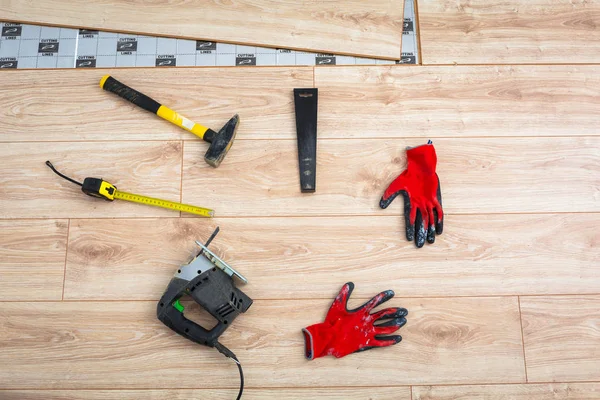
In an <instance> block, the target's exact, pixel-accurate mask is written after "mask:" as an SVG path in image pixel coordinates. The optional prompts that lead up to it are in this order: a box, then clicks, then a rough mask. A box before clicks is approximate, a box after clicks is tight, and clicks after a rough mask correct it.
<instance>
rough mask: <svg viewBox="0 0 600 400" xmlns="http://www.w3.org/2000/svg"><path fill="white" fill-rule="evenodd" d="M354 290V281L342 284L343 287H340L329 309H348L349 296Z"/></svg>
mask: <svg viewBox="0 0 600 400" xmlns="http://www.w3.org/2000/svg"><path fill="white" fill-rule="evenodd" d="M353 290H354V283H352V282H347V283H346V284H345V285H344V286H342V288H341V289H340V292H339V293H338V295H337V296H336V297H335V299H334V300H333V304H332V305H331V307H330V308H329V311H330V312H332V310H333V311H335V312H340V311H341V310H347V309H348V307H347V306H348V298H349V297H350V295H351V294H352V291H353Z"/></svg>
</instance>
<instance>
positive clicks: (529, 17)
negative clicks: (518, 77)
mask: <svg viewBox="0 0 600 400" xmlns="http://www.w3.org/2000/svg"><path fill="white" fill-rule="evenodd" d="M598 25H600V2H599V1H597V0H582V1H560V0H508V1H503V0H468V1H467V0H460V1H455V0H441V1H440V0H419V32H420V34H421V53H422V60H423V64H452V63H458V64H504V63H570V64H575V63H597V62H599V61H600V56H599V54H600V53H599V50H600V29H598Z"/></svg>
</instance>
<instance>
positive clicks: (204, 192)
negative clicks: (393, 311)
mask: <svg viewBox="0 0 600 400" xmlns="http://www.w3.org/2000/svg"><path fill="white" fill-rule="evenodd" d="M422 143H423V141H422V140H412V141H407V140H400V139H396V140H383V139H370V140H369V139H356V140H320V141H319V143H318V145H317V148H318V150H317V187H318V188H319V190H317V192H316V193H314V194H311V195H308V196H307V195H305V194H301V193H300V188H299V184H298V160H297V144H296V141H295V140H278V141H264V140H252V141H250V140H247V141H240V142H238V143H236V147H235V148H234V149H233V151H231V152H229V154H228V155H227V157H228V158H227V162H226V163H223V164H222V165H221V166H220V167H219V168H218V169H217V170H212V169H211V168H210V167H209V166H208V165H207V164H206V163H204V161H203V160H202V159H201V158H198V156H197V155H198V152H199V151H200V146H201V144H200V143H197V142H186V143H185V146H184V167H183V201H184V202H200V203H204V204H209V205H215V206H214V208H215V209H218V211H217V212H218V214H217V215H218V216H237V217H239V216H284V215H287V216H301V215H350V214H370V215H392V214H394V213H395V214H396V215H398V214H400V213H401V212H402V209H403V208H402V200H401V199H398V200H396V203H394V204H393V205H392V206H390V207H389V208H388V209H386V210H381V209H380V208H379V200H380V198H381V195H382V194H383V191H384V190H385V188H386V187H387V185H388V184H389V183H390V182H392V180H393V179H394V178H396V177H397V176H398V175H399V174H400V173H401V172H402V171H403V170H404V168H405V167H406V160H405V155H406V151H405V148H406V146H414V145H418V144H422ZM434 144H435V146H436V151H437V155H438V167H437V172H438V175H439V177H440V181H441V188H442V197H443V200H444V211H445V212H447V213H449V214H453V213H460V214H476V213H506V212H518V213H525V212H567V211H588V212H591V211H600V138H591V137H589V138H514V139H511V140H510V141H507V140H506V139H503V138H472V139H436V140H435V142H434ZM232 176H235V177H236V179H230V177H232ZM398 223H400V221H399V222H398ZM474 223H476V221H474Z"/></svg>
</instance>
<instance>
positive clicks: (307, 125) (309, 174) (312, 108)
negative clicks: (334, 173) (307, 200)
mask: <svg viewBox="0 0 600 400" xmlns="http://www.w3.org/2000/svg"><path fill="white" fill-rule="evenodd" d="M318 94H319V90H318V89H317V88H309V89H294V105H295V108H296V135H297V138H298V165H299V166H300V191H301V192H302V193H314V192H315V190H316V181H317V100H318Z"/></svg>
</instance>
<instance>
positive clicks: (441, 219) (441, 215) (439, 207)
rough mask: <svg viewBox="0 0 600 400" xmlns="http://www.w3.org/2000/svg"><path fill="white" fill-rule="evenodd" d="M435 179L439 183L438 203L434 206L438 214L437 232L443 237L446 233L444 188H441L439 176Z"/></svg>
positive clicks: (436, 221) (436, 219) (436, 220)
mask: <svg viewBox="0 0 600 400" xmlns="http://www.w3.org/2000/svg"><path fill="white" fill-rule="evenodd" d="M435 177H436V178H437V181H438V187H437V202H436V203H435V204H434V206H435V211H436V212H437V216H436V218H435V232H436V233H437V234H438V235H441V234H442V232H443V231H444V210H443V209H442V187H441V186H440V178H439V176H438V175H437V174H435Z"/></svg>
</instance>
